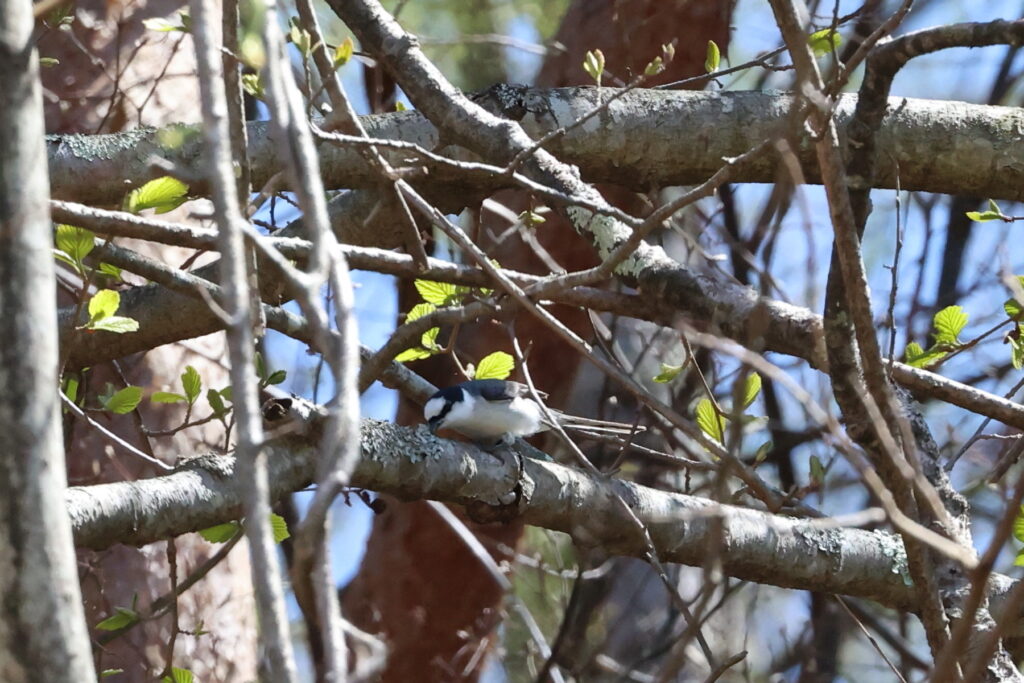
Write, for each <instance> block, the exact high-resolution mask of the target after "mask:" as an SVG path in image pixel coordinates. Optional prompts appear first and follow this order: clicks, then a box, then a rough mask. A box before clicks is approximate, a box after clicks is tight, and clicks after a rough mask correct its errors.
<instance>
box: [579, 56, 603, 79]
mask: <svg viewBox="0 0 1024 683" xmlns="http://www.w3.org/2000/svg"><path fill="white" fill-rule="evenodd" d="M583 70H584V71H586V72H587V74H589V75H590V77H591V78H593V79H594V82H595V83H597V85H598V86H600V85H601V75H602V74H604V53H603V52H601V51H600V50H588V51H587V54H586V55H585V56H584V58H583Z"/></svg>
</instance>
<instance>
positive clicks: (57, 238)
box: [53, 224, 96, 263]
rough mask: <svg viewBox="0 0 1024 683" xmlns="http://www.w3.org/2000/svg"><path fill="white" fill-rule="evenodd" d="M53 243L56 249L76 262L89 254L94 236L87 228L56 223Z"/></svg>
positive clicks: (94, 241) (79, 261) (93, 242)
mask: <svg viewBox="0 0 1024 683" xmlns="http://www.w3.org/2000/svg"><path fill="white" fill-rule="evenodd" d="M53 241H54V244H55V245H56V246H57V248H58V249H60V250H61V251H63V252H64V253H65V254H67V255H68V256H70V257H71V259H72V260H74V261H76V262H77V263H81V262H82V260H83V259H84V258H85V257H86V256H88V255H89V252H90V251H92V248H93V246H94V245H95V244H96V237H95V235H93V234H92V233H91V232H89V231H88V230H85V229H83V228H76V227H75V226H73V225H63V224H62V225H58V226H57V231H56V234H55V235H54V240H53Z"/></svg>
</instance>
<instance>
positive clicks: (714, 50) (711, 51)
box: [704, 40, 722, 73]
mask: <svg viewBox="0 0 1024 683" xmlns="http://www.w3.org/2000/svg"><path fill="white" fill-rule="evenodd" d="M721 62H722V51H721V50H719V49H718V44H717V43H715V41H713V40H709V41H708V51H707V55H706V56H705V57H704V71H706V72H707V73H713V72H715V71H718V65H719V64H721Z"/></svg>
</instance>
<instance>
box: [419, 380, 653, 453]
mask: <svg viewBox="0 0 1024 683" xmlns="http://www.w3.org/2000/svg"><path fill="white" fill-rule="evenodd" d="M538 393H539V392H538ZM541 396H544V394H541ZM548 412H549V413H550V414H551V417H552V418H554V419H555V420H557V421H558V424H559V425H560V426H561V427H563V428H564V429H573V430H577V431H581V432H591V433H596V434H617V435H628V434H631V433H633V432H635V431H643V427H637V428H636V429H634V428H633V426H632V425H628V424H624V423H621V422H607V421H605V420H591V419H588V418H585V417H577V416H575V415H566V414H565V413H562V412H560V411H557V410H551V409H548ZM423 417H424V418H425V419H426V421H427V425H428V426H429V427H430V432H431V433H432V434H436V433H437V430H439V429H453V430H455V431H457V432H459V433H460V434H463V435H465V436H468V437H469V438H471V439H473V440H474V441H479V442H485V441H493V440H496V439H504V440H511V439H512V438H514V437H517V436H530V435H531V434H537V433H538V432H543V431H546V430H548V429H551V426H552V425H551V424H550V423H548V422H547V421H546V420H545V417H544V412H543V411H542V410H541V407H540V405H539V404H538V403H537V402H536V401H534V400H533V398H532V397H531V396H530V389H529V387H527V386H526V385H525V384H520V383H519V382H509V381H506V380H502V379H475V380H471V381H469V382H463V383H461V384H456V385H454V386H450V387H445V388H444V389H441V390H440V391H438V392H437V393H436V394H434V395H433V396H431V397H430V400H428V401H427V402H426V404H425V405H424V406H423Z"/></svg>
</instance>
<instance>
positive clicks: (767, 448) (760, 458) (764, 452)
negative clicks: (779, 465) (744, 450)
mask: <svg viewBox="0 0 1024 683" xmlns="http://www.w3.org/2000/svg"><path fill="white" fill-rule="evenodd" d="M774 447H775V444H774V443H772V442H771V441H765V442H764V443H763V444H761V445H760V446H758V448H757V452H756V453H754V466H755V467H756V466H757V465H760V464H761V463H763V462H764V461H765V460H767V459H768V454H769V453H771V452H772V448H774Z"/></svg>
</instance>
